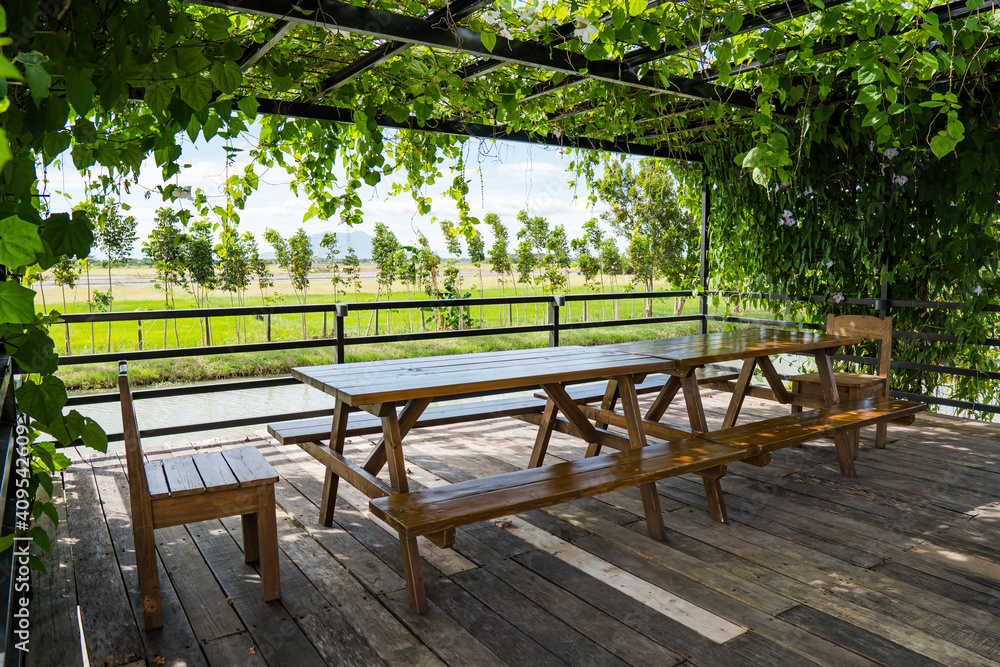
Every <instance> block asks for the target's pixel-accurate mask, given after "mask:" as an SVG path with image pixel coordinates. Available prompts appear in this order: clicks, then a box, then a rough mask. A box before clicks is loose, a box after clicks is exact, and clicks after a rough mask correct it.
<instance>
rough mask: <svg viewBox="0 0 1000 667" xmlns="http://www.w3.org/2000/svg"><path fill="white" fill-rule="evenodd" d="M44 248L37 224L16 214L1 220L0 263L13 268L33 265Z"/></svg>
mask: <svg viewBox="0 0 1000 667" xmlns="http://www.w3.org/2000/svg"><path fill="white" fill-rule="evenodd" d="M43 250H44V247H43V246H42V240H41V238H39V236H38V226H37V225H33V224H31V223H30V222H27V221H25V220H22V219H21V218H19V217H17V216H16V215H12V216H9V217H6V218H4V219H3V220H0V264H3V265H5V266H9V267H12V268H16V267H19V266H31V265H32V264H34V263H35V261H36V259H37V258H38V255H39V254H40V253H41V252H42V251H43Z"/></svg>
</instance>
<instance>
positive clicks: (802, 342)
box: [599, 328, 861, 366]
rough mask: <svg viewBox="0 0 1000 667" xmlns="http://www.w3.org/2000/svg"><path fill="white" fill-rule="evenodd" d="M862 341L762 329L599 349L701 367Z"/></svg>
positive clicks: (637, 342) (844, 337)
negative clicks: (721, 362)
mask: <svg viewBox="0 0 1000 667" xmlns="http://www.w3.org/2000/svg"><path fill="white" fill-rule="evenodd" d="M860 342H861V339H860V338H849V337H847V336H833V335H831V334H826V333H819V332H812V331H784V330H782V329H765V328H760V329H739V330H736V331H722V332H717V333H710V334H697V335H694V336H679V337H677V338H663V339H660V340H643V341H635V342H632V343H615V344H612V345H601V346H599V347H600V348H606V349H611V350H617V351H620V352H630V353H632V354H638V355H642V356H650V357H662V358H664V359H675V360H676V361H677V362H678V364H679V365H680V366H701V365H703V364H711V363H717V362H720V361H733V360H737V359H748V358H750V357H762V356H770V355H772V354H789V353H793V352H810V351H813V350H818V349H823V348H831V347H840V346H843V345H856V344H857V343H860Z"/></svg>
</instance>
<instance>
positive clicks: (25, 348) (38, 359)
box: [6, 326, 59, 374]
mask: <svg viewBox="0 0 1000 667" xmlns="http://www.w3.org/2000/svg"><path fill="white" fill-rule="evenodd" d="M6 347H7V352H8V354H10V355H11V356H12V357H14V360H15V361H17V363H18V365H20V366H21V368H23V369H24V370H25V371H26V372H28V373H50V374H51V373H55V372H56V370H58V369H59V356H58V355H57V354H56V351H55V343H54V342H53V341H52V339H51V338H49V335H48V333H46V332H45V330H44V329H40V328H38V327H34V326H33V327H29V328H28V330H27V331H26V332H24V333H23V334H20V335H18V336H14V337H12V338H9V339H8V340H7V346H6Z"/></svg>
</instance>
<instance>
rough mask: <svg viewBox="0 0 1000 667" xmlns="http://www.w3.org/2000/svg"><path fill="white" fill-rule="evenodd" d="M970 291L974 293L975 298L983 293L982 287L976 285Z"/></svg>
mask: <svg viewBox="0 0 1000 667" xmlns="http://www.w3.org/2000/svg"><path fill="white" fill-rule="evenodd" d="M972 291H973V292H975V293H976V296H979V295H980V294H982V293H983V286H982V285H976V289H974V290H972Z"/></svg>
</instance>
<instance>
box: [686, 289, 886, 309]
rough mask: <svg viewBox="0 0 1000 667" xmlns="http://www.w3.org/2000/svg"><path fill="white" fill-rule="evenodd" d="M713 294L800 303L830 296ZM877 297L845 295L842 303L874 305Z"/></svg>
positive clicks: (746, 293) (716, 292)
mask: <svg viewBox="0 0 1000 667" xmlns="http://www.w3.org/2000/svg"><path fill="white" fill-rule="evenodd" d="M706 293H707V294H710V295H713V296H738V297H740V298H741V299H749V300H757V301H795V302H798V303H826V302H828V301H829V300H830V298H829V297H826V296H823V295H822V294H775V293H772V292H730V291H726V290H708V291H707V292H706ZM875 301H876V300H875V299H871V298H854V297H844V300H843V301H841V302H840V304H844V305H851V306H874V305H875Z"/></svg>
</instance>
